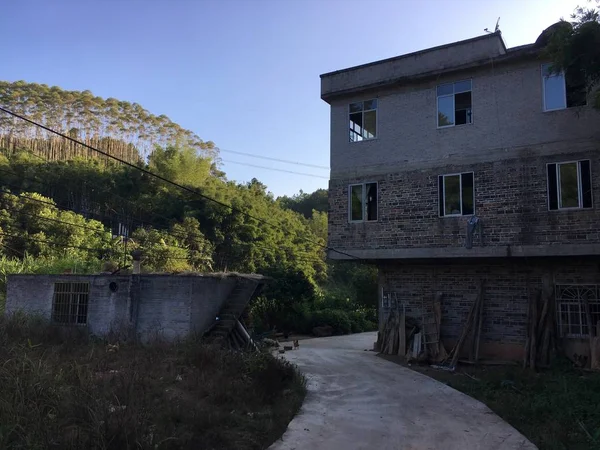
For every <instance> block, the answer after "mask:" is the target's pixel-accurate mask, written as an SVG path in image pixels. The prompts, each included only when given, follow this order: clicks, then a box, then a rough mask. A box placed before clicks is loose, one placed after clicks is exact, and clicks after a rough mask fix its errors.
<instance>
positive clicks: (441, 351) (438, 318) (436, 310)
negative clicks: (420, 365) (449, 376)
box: [433, 292, 448, 362]
mask: <svg viewBox="0 0 600 450" xmlns="http://www.w3.org/2000/svg"><path fill="white" fill-rule="evenodd" d="M442 296H443V294H442V293H441V292H438V293H437V294H436V296H435V300H434V302H433V314H434V316H435V323H436V329H437V337H438V344H437V348H438V352H437V358H436V362H441V361H444V360H445V359H446V358H448V352H446V348H445V347H444V344H443V343H442V337H441V336H442Z"/></svg>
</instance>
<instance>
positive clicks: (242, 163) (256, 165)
mask: <svg viewBox="0 0 600 450" xmlns="http://www.w3.org/2000/svg"><path fill="white" fill-rule="evenodd" d="M221 161H223V162H224V163H227V164H237V165H239V166H247V167H256V168H257V169H266V170H273V171H275V172H285V173H293V174H294V175H302V176H305V177H313V178H324V179H325V180H328V179H329V177H326V176H323V175H315V174H312V173H306V172H296V171H294V170H286V169H277V168H275V167H267V166H259V165H258V164H250V163H245V162H240V161H230V160H227V159H222V160H221Z"/></svg>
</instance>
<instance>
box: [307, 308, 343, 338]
mask: <svg viewBox="0 0 600 450" xmlns="http://www.w3.org/2000/svg"><path fill="white" fill-rule="evenodd" d="M311 322H312V323H311V325H312V326H313V328H314V327H322V326H326V325H328V326H330V327H332V328H333V333H334V334H348V333H350V332H351V331H352V322H351V321H350V318H349V317H348V314H347V313H346V312H345V311H342V310H339V309H321V310H317V311H314V312H313V313H312V316H311Z"/></svg>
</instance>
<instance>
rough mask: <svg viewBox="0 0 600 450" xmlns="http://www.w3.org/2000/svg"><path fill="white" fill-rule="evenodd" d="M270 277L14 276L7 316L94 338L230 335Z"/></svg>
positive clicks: (237, 275)
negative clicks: (29, 317) (118, 333)
mask: <svg viewBox="0 0 600 450" xmlns="http://www.w3.org/2000/svg"><path fill="white" fill-rule="evenodd" d="M265 280H266V278H265V277H263V276H261V275H245V274H235V273H231V274H221V273H219V274H180V275H173V274H143V275H126V276H123V275H110V274H99V275H71V274H68V275H67V274H65V275H9V277H8V283H7V295H6V309H5V314H13V313H15V312H18V311H22V312H25V313H28V314H40V315H42V316H44V317H46V318H47V319H48V320H51V321H52V322H54V323H57V324H63V325H74V326H84V327H87V329H88V330H89V331H90V332H91V333H92V334H95V335H99V336H102V335H105V334H107V333H108V332H110V331H111V330H119V329H123V328H130V329H134V330H135V331H136V333H137V334H138V335H139V337H140V338H141V339H143V340H147V339H151V338H153V337H158V336H161V337H164V338H167V339H175V338H178V337H184V336H186V335H188V334H190V333H205V332H207V331H208V330H209V329H211V328H212V327H213V326H214V325H215V324H216V323H218V325H219V329H220V330H221V331H223V330H224V331H225V332H227V331H229V330H231V329H233V327H234V326H235V320H219V319H218V318H219V316H220V315H222V313H226V314H225V315H226V316H228V317H235V319H236V320H237V318H238V317H239V316H240V315H241V314H242V312H243V311H244V309H245V308H246V306H247V305H248V303H249V302H250V300H251V299H252V298H253V297H254V296H256V295H257V294H258V293H259V292H260V289H261V288H262V286H263V284H264V283H265Z"/></svg>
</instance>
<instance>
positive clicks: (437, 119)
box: [435, 78, 473, 130]
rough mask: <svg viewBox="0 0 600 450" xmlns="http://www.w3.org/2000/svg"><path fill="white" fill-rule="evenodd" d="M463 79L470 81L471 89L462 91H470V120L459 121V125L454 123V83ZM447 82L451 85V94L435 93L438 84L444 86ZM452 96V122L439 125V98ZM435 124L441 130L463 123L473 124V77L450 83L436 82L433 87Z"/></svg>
mask: <svg viewBox="0 0 600 450" xmlns="http://www.w3.org/2000/svg"><path fill="white" fill-rule="evenodd" d="M463 81H470V82H471V90H470V91H463V92H471V121H470V122H467V123H461V124H460V125H456V97H455V96H456V92H454V85H455V84H456V83H462V82H463ZM447 84H451V85H452V94H445V95H437V90H438V88H439V87H440V86H445V85H447ZM463 92H459V94H462V93H463ZM450 96H451V97H452V114H453V115H454V116H453V120H452V122H453V123H452V124H451V125H441V126H440V121H439V112H440V98H446V97H450ZM435 124H436V126H437V129H438V130H441V129H443V128H452V127H456V126H459V127H462V126H463V125H472V124H473V79H472V78H465V79H464V80H458V81H452V82H450V83H442V84H438V85H437V86H436V87H435Z"/></svg>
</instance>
